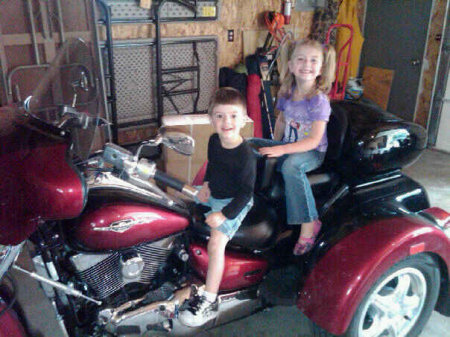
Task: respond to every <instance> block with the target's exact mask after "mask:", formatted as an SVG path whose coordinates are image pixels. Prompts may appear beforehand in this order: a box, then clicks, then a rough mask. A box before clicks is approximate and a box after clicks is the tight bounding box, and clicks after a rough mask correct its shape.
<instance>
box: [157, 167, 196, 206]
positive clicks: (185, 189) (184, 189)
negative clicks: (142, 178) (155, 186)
mask: <svg viewBox="0 0 450 337" xmlns="http://www.w3.org/2000/svg"><path fill="white" fill-rule="evenodd" d="M153 178H154V179H155V180H156V181H159V182H160V183H162V184H164V185H165V186H169V187H172V188H174V189H175V190H177V191H179V192H181V193H183V194H185V195H187V196H189V197H190V198H192V199H194V198H195V196H196V195H197V193H198V191H197V190H196V189H195V188H194V187H192V186H189V185H187V184H185V183H183V182H182V181H180V180H178V179H177V178H173V177H171V176H169V175H167V174H165V173H164V172H161V171H159V170H156V172H155V176H154V177H153Z"/></svg>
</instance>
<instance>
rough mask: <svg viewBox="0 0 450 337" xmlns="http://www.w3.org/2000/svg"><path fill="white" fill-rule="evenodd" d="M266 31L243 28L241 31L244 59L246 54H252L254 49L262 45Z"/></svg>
mask: <svg viewBox="0 0 450 337" xmlns="http://www.w3.org/2000/svg"><path fill="white" fill-rule="evenodd" d="M267 34H268V31H267V30H244V32H243V36H244V37H243V38H244V41H243V48H244V59H245V58H246V57H247V56H248V55H252V54H254V53H255V52H256V49H257V48H259V47H262V46H263V45H264V42H265V41H266V38H267Z"/></svg>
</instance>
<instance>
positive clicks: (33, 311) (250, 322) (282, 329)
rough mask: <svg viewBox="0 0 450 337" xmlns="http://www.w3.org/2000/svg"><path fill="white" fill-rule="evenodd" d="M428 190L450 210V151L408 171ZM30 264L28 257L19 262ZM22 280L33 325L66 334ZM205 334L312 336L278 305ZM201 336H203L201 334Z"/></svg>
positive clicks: (432, 333)
mask: <svg viewBox="0 0 450 337" xmlns="http://www.w3.org/2000/svg"><path fill="white" fill-rule="evenodd" d="M404 172H405V173H406V174H408V175H409V176H411V177H412V178H413V179H415V180H417V181H419V182H420V183H421V184H423V186H424V187H425V188H426V190H427V191H428V194H429V197H430V201H431V204H432V205H433V206H439V207H441V208H444V209H446V210H447V211H448V210H450V154H444V153H442V152H437V151H432V150H427V151H425V153H424V154H423V155H422V157H421V158H420V159H419V160H418V161H417V162H416V163H414V164H413V165H412V166H410V167H408V168H406V169H405V170H404ZM19 263H20V264H22V265H29V260H28V259H27V257H26V256H22V257H21V261H19ZM14 275H15V276H16V279H17V280H18V287H19V289H18V291H19V301H20V303H21V304H22V306H23V307H24V310H25V312H26V315H27V317H28V318H29V320H30V325H31V327H32V328H33V330H34V331H36V332H39V333H40V335H41V336H49V337H63V336H64V335H63V334H62V332H61V330H60V329H59V327H58V324H57V322H56V319H55V315H54V312H53V311H52V309H51V306H50V303H49V302H48V300H47V299H46V298H45V297H44V295H43V294H42V292H41V290H40V289H39V287H38V286H37V283H36V282H34V281H33V280H30V279H29V278H24V277H23V276H22V275H19V274H17V273H14ZM449 331H450V318H447V317H444V316H442V315H440V314H438V313H437V312H433V314H432V316H431V319H430V321H429V322H428V324H427V325H426V326H425V328H424V331H423V332H422V334H421V335H420V337H444V336H450V333H449ZM201 335H202V337H207V336H208V337H238V336H239V337H254V336H258V337H269V336H270V337H277V336H278V337H300V336H301V337H308V336H312V333H311V330H310V323H309V321H308V319H307V318H306V317H305V316H304V315H303V314H302V313H300V312H299V311H298V309H297V308H295V307H276V308H273V309H270V310H266V311H263V312H260V313H258V314H255V315H253V316H251V317H248V318H245V319H242V320H239V321H237V322H234V323H231V324H227V325H225V326H223V327H219V328H216V329H214V330H211V331H208V332H205V333H202V334H201ZM198 337H200V336H198Z"/></svg>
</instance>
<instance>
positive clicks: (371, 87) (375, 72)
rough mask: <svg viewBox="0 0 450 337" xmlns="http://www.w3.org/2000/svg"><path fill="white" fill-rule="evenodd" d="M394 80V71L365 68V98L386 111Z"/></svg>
mask: <svg viewBox="0 0 450 337" xmlns="http://www.w3.org/2000/svg"><path fill="white" fill-rule="evenodd" d="M393 78H394V71H393V70H390V69H383V68H375V67H364V70H363V76H362V82H363V85H364V97H365V98H368V99H370V100H372V101H374V102H375V103H377V104H378V105H379V106H381V107H382V108H383V109H384V110H386V109H387V106H388V103H389V95H390V92H391V85H392V80H393Z"/></svg>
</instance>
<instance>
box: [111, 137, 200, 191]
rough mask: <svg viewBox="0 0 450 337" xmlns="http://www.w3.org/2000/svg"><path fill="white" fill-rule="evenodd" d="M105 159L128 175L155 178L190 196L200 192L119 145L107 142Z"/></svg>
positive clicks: (146, 178)
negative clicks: (139, 158)
mask: <svg viewBox="0 0 450 337" xmlns="http://www.w3.org/2000/svg"><path fill="white" fill-rule="evenodd" d="M103 159H104V161H105V162H107V163H109V164H112V165H113V166H114V167H115V168H116V169H119V170H121V171H123V172H125V173H126V175H127V176H132V177H138V178H140V179H143V180H149V179H155V181H157V182H159V183H161V184H163V185H164V186H167V187H171V188H173V189H175V190H177V191H179V192H181V193H183V194H185V195H187V196H189V197H190V198H194V197H195V196H196V195H197V193H198V191H197V190H196V189H195V188H193V187H192V186H189V185H187V184H185V183H184V182H182V181H181V180H178V179H177V178H174V177H171V176H170V175H168V174H166V173H164V172H162V171H160V170H158V169H157V168H156V164H155V163H153V162H149V161H147V160H146V159H141V160H139V161H138V158H137V157H136V156H134V155H133V154H132V153H131V152H130V151H127V150H125V149H124V148H122V147H120V146H118V145H115V144H111V143H108V144H106V145H105V150H104V152H103Z"/></svg>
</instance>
